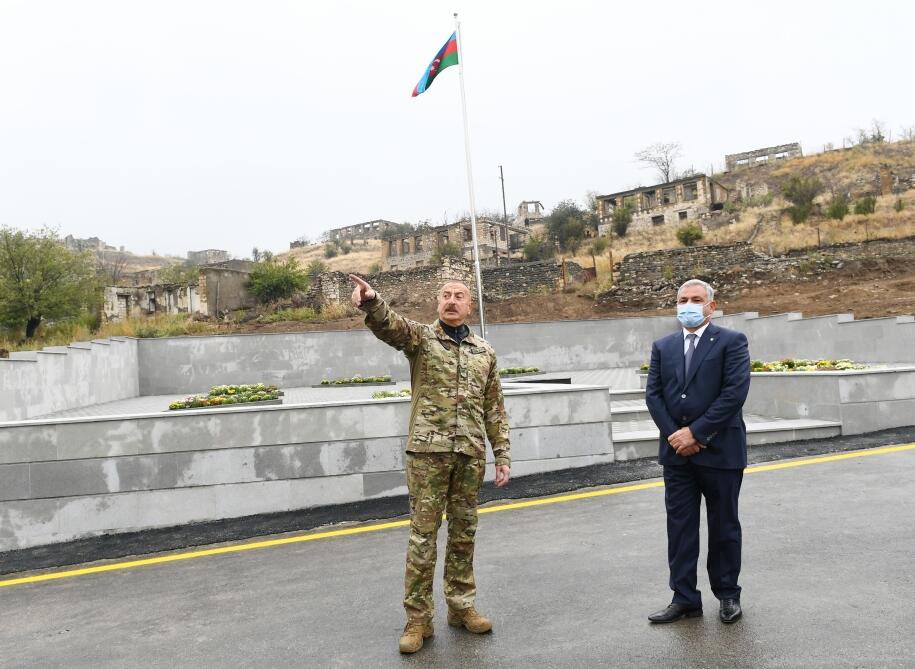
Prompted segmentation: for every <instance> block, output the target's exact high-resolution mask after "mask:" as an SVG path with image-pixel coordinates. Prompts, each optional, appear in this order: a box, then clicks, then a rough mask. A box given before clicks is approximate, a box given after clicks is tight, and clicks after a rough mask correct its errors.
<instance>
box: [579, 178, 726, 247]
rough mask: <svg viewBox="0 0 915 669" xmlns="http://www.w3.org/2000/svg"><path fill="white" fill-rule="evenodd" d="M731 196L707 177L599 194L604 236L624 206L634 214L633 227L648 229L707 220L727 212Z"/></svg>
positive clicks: (601, 231) (601, 229)
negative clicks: (725, 206) (726, 204)
mask: <svg viewBox="0 0 915 669" xmlns="http://www.w3.org/2000/svg"><path fill="white" fill-rule="evenodd" d="M728 197H729V191H728V189H727V188H725V187H724V186H722V185H721V184H720V183H718V182H717V181H715V180H714V179H711V178H709V177H707V176H706V175H704V174H694V175H692V176H689V177H686V178H684V179H678V180H676V181H671V182H669V183H664V184H657V185H655V186H647V187H645V188H633V189H632V190H626V191H622V192H619V193H611V194H609V195H599V196H598V197H597V199H598V201H599V202H600V208H599V212H600V222H601V225H600V228H599V229H600V233H601V234H602V235H604V234H607V233H608V232H609V229H610V223H611V217H612V216H613V212H614V211H615V210H616V208H617V207H620V206H628V207H629V208H630V210H631V211H632V223H630V228H639V227H643V228H644V227H651V226H653V225H664V224H665V223H678V222H682V221H687V220H692V219H697V218H704V217H707V216H708V215H709V214H710V213H711V212H714V211H719V210H721V209H723V208H724V203H725V202H727V200H728Z"/></svg>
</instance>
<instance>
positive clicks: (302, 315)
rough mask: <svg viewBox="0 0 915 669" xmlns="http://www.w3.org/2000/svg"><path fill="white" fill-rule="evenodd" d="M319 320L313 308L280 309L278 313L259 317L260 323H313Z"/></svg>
mask: <svg viewBox="0 0 915 669" xmlns="http://www.w3.org/2000/svg"><path fill="white" fill-rule="evenodd" d="M316 318H317V314H316V313H315V310H314V309H312V308H311V307H300V308H298V309H280V310H279V311H277V312H276V313H272V314H264V315H263V316H259V317H258V319H257V321H258V323H279V322H281V321H301V322H307V321H313V320H315V319H316Z"/></svg>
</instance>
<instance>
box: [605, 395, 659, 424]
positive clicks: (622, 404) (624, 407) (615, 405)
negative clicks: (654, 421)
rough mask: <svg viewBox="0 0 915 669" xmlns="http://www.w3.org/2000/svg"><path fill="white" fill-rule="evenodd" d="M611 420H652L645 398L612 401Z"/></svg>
mask: <svg viewBox="0 0 915 669" xmlns="http://www.w3.org/2000/svg"><path fill="white" fill-rule="evenodd" d="M610 420H611V422H613V423H631V422H633V421H643V420H651V414H649V413H648V406H647V405H646V404H645V400H644V399H632V400H617V401H612V400H611V402H610Z"/></svg>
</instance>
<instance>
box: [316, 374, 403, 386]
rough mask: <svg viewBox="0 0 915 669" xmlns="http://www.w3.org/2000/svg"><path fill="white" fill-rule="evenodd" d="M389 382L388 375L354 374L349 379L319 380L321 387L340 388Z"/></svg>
mask: <svg viewBox="0 0 915 669" xmlns="http://www.w3.org/2000/svg"><path fill="white" fill-rule="evenodd" d="M390 381H391V375H390V374H385V375H384V376H360V375H359V374H356V376H351V377H349V378H346V377H341V378H339V379H328V378H326V377H325V378H323V379H321V385H322V386H342V385H349V384H353V383H390Z"/></svg>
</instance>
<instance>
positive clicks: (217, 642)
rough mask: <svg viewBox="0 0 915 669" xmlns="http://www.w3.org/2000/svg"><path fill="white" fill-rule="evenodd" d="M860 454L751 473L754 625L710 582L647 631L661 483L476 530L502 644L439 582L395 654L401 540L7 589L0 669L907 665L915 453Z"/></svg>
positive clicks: (237, 556) (748, 570)
mask: <svg viewBox="0 0 915 669" xmlns="http://www.w3.org/2000/svg"><path fill="white" fill-rule="evenodd" d="M861 453H862V454H863V455H862V456H861V457H857V456H855V457H849V458H845V455H844V454H841V455H838V456H836V455H832V456H819V457H822V458H832V459H828V460H819V461H817V462H815V463H814V464H809V465H804V466H790V467H787V468H781V467H784V465H785V464H792V463H794V462H796V461H792V460H782V461H780V462H776V463H771V464H768V465H761V467H763V468H764V470H761V471H755V472H752V473H748V475H747V476H746V478H745V479H744V488H743V493H742V496H741V509H742V521H743V526H744V569H743V574H742V579H741V584H742V585H743V587H744V593H743V607H744V618H743V620H741V621H740V622H738V623H737V624H735V625H731V626H725V625H722V624H721V623H720V622H719V621H718V619H717V616H716V611H717V608H716V602H715V600H714V598H713V597H712V596H711V593H710V592H709V589H708V584H707V578H706V576H705V574H704V573H703V569H702V567H700V587H702V588H703V594H704V598H705V605H706V615H705V617H703V618H699V619H694V620H689V621H681V622H679V623H675V624H673V625H665V626H652V625H649V624H648V622H647V620H646V615H647V614H648V613H650V612H651V611H653V610H655V609H657V608H660V607H662V606H663V605H664V604H666V603H667V602H668V601H669V599H670V591H669V590H668V588H667V573H666V558H665V555H666V551H665V538H664V511H663V489H662V488H661V487H660V486H658V485H657V481H656V480H647V481H638V482H635V483H628V484H622V485H621V486H616V488H622V491H621V492H618V493H610V494H606V493H607V492H608V491H610V490H614V487H603V488H591V489H589V490H586V491H579V492H578V493H573V494H572V495H570V497H572V499H566V500H565V501H556V502H551V503H548V504H541V505H535V506H522V507H521V508H510V509H505V510H501V511H498V512H488V513H486V514H485V515H483V516H481V522H480V531H479V537H478V545H477V580H478V584H479V587H480V594H479V596H478V601H477V604H478V608H479V609H480V610H481V611H483V612H484V613H486V614H488V615H490V616H491V617H492V618H493V620H494V623H495V632H494V633H493V634H491V635H486V636H473V635H471V634H469V633H467V632H463V631H461V630H454V629H452V628H449V627H448V626H447V625H446V624H445V623H444V611H442V610H441V607H443V606H444V603H443V600H442V597H441V590H440V582H437V601H438V602H439V606H440V610H439V614H438V615H437V618H436V621H437V623H438V624H437V627H436V632H437V633H436V636H435V637H434V638H433V639H432V640H431V641H429V642H427V645H426V647H425V648H423V649H422V650H421V651H420V652H419V653H418V654H416V655H414V656H401V655H400V654H399V653H398V652H397V638H398V636H399V634H400V631H401V629H402V626H403V610H402V608H401V605H400V600H401V596H402V594H401V584H402V578H403V555H404V549H405V545H406V536H407V530H406V528H405V527H403V526H395V527H392V528H388V529H382V530H378V531H369V532H365V533H362V534H356V535H351V536H337V537H328V538H324V539H317V540H312V541H307V542H298V543H290V544H286V545H280V546H273V547H266V548H260V549H255V550H243V551H237V552H230V553H227V554H222V555H215V556H204V557H199V558H195V559H187V560H180V561H175V562H165V563H160V564H152V565H148V566H141V567H137V568H132V569H122V570H115V571H109V572H104V573H93V574H88V575H74V576H70V577H66V578H61V579H59V580H52V581H46V582H39V583H26V584H19V585H9V586H5V587H0V611H2V614H3V615H2V622H0V665H2V666H3V667H42V668H44V667H71V668H77V667H93V668H97V667H119V668H124V667H168V668H169V669H173V668H175V667H251V666H263V667H287V666H301V667H360V668H362V667H371V668H374V667H471V666H473V667H536V668H537V669H547V668H550V667H561V668H568V667H575V668H577V669H578V668H585V667H598V666H600V667H604V666H609V667H617V666H618V667H830V668H833V667H912V666H915V634H913V631H915V607H913V602H915V570H913V567H915V559H913V555H915V495H913V494H912V492H913V485H912V483H911V482H912V480H913V479H915V449H911V448H910V449H909V450H902V451H896V452H887V451H885V450H884V449H871V450H869V451H862V452H861ZM837 457H838V458H845V459H835V458H837ZM646 484H647V487H642V489H635V490H631V489H628V488H632V487H640V486H645V485H646ZM594 491H596V492H599V493H600V494H599V495H598V496H593V497H581V496H580V493H581V492H594ZM567 497H569V496H567ZM543 500H544V498H540V499H539V500H535V501H543ZM503 504H506V502H505V501H497V502H494V503H492V505H493V506H498V505H503ZM338 527H339V526H338ZM330 529H336V528H330ZM293 536H295V535H293ZM443 538H444V532H442V539H443ZM703 545H704V541H703ZM165 555H167V554H165ZM703 564H704V551H703V556H701V557H700V565H703ZM35 573H36V574H41V572H35ZM440 573H441V572H440V570H439V575H440ZM16 576H17V577H23V576H29V574H17V575H16Z"/></svg>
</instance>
